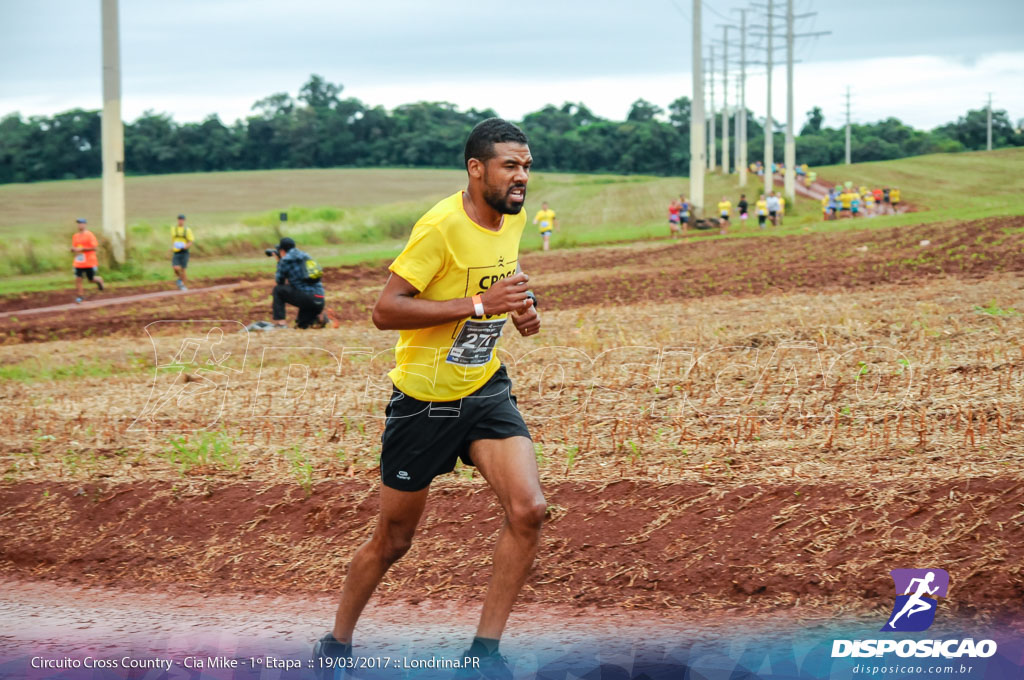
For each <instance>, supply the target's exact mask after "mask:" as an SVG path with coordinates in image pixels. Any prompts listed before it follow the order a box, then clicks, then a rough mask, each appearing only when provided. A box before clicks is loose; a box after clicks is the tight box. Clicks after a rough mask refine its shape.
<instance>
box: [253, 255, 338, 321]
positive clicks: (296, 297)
mask: <svg viewBox="0 0 1024 680" xmlns="http://www.w3.org/2000/svg"><path fill="white" fill-rule="evenodd" d="M265 252H266V254H267V256H268V257H269V256H270V255H275V256H277V274H276V276H275V279H276V280H277V285H276V286H274V325H275V326H287V325H288V321H287V320H286V318H285V317H286V314H285V307H284V306H285V305H286V304H288V305H295V306H296V307H298V308H299V316H298V319H296V325H297V326H298V327H299V328H309V327H310V326H316V327H318V328H322V327H323V326H325V325H326V324H327V322H328V317H327V314H326V313H325V311H324V285H323V283H322V282H321V278H322V277H323V269H322V268H321V267H320V265H318V264H317V263H316V262H315V261H314V260H313V258H311V257H310V256H309V255H307V254H306V253H304V252H302V251H301V250H299V249H298V248H296V247H295V241H293V240H292V239H290V238H288V237H285V238H282V239H281V242H280V243H278V244H277V252H274V251H273V250H270V249H267V250H266V251H265Z"/></svg>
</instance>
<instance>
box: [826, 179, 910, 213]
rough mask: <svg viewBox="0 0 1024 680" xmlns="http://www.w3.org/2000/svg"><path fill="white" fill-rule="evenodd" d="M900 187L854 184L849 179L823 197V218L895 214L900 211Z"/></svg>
mask: <svg viewBox="0 0 1024 680" xmlns="http://www.w3.org/2000/svg"><path fill="white" fill-rule="evenodd" d="M900 201H901V196H900V189H899V187H892V188H890V187H882V188H879V187H875V188H873V189H872V188H870V187H867V186H863V185H862V186H859V187H855V186H853V182H850V181H847V182H845V183H843V184H837V185H835V186H834V187H832V188H831V189H829V192H828V194H826V195H825V196H822V197H821V219H823V220H825V221H829V220H838V219H840V218H843V217H874V216H875V215H895V214H896V213H898V212H900Z"/></svg>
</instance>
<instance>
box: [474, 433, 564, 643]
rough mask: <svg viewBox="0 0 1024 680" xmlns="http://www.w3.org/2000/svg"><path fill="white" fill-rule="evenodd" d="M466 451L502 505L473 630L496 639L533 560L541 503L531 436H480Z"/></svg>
mask: <svg viewBox="0 0 1024 680" xmlns="http://www.w3.org/2000/svg"><path fill="white" fill-rule="evenodd" d="M469 457H470V458H471V459H472V461H473V464H474V465H475V466H476V467H477V469H478V470H480V474H482V475H483V477H484V479H486V480H487V483H488V484H490V485H491V488H492V489H494V492H495V493H496V494H497V495H498V502H500V503H501V507H502V508H503V509H504V510H505V523H504V524H503V525H502V527H501V532H500V533H499V534H498V542H497V544H496V545H495V547H494V571H493V572H492V574H491V580H490V583H489V584H488V586H487V596H486V597H485V598H484V608H483V611H482V612H481V613H480V625H479V626H478V628H477V633H476V634H477V637H480V638H489V639H492V640H497V639H500V638H501V634H502V632H503V631H504V630H505V623H506V622H507V621H508V615H509V613H510V612H511V611H512V605H513V604H514V603H515V601H516V597H517V596H518V595H519V591H520V590H521V589H522V587H523V584H524V583H525V582H526V577H527V576H528V575H529V573H530V567H532V566H533V560H534V557H536V555H537V546H538V545H539V543H540V528H541V524H542V523H543V522H544V514H545V512H546V511H547V503H546V502H545V500H544V494H543V493H542V492H541V489H540V475H539V473H538V472H537V459H536V457H535V456H534V452H533V442H531V441H530V440H529V439H528V438H526V437H509V438H508V439H480V440H477V441H475V442H473V443H472V444H471V445H470V447H469Z"/></svg>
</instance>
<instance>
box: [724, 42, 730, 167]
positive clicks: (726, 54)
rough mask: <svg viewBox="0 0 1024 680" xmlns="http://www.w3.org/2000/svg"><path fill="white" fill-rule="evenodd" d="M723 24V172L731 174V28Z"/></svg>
mask: <svg viewBox="0 0 1024 680" xmlns="http://www.w3.org/2000/svg"><path fill="white" fill-rule="evenodd" d="M730 28H732V26H722V174H723V175H728V174H729V160H730V159H729V29H730Z"/></svg>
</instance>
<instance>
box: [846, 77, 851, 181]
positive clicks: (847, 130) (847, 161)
mask: <svg viewBox="0 0 1024 680" xmlns="http://www.w3.org/2000/svg"><path fill="white" fill-rule="evenodd" d="M846 164H847V165H849V164H850V86H849V85H847V86H846Z"/></svg>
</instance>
